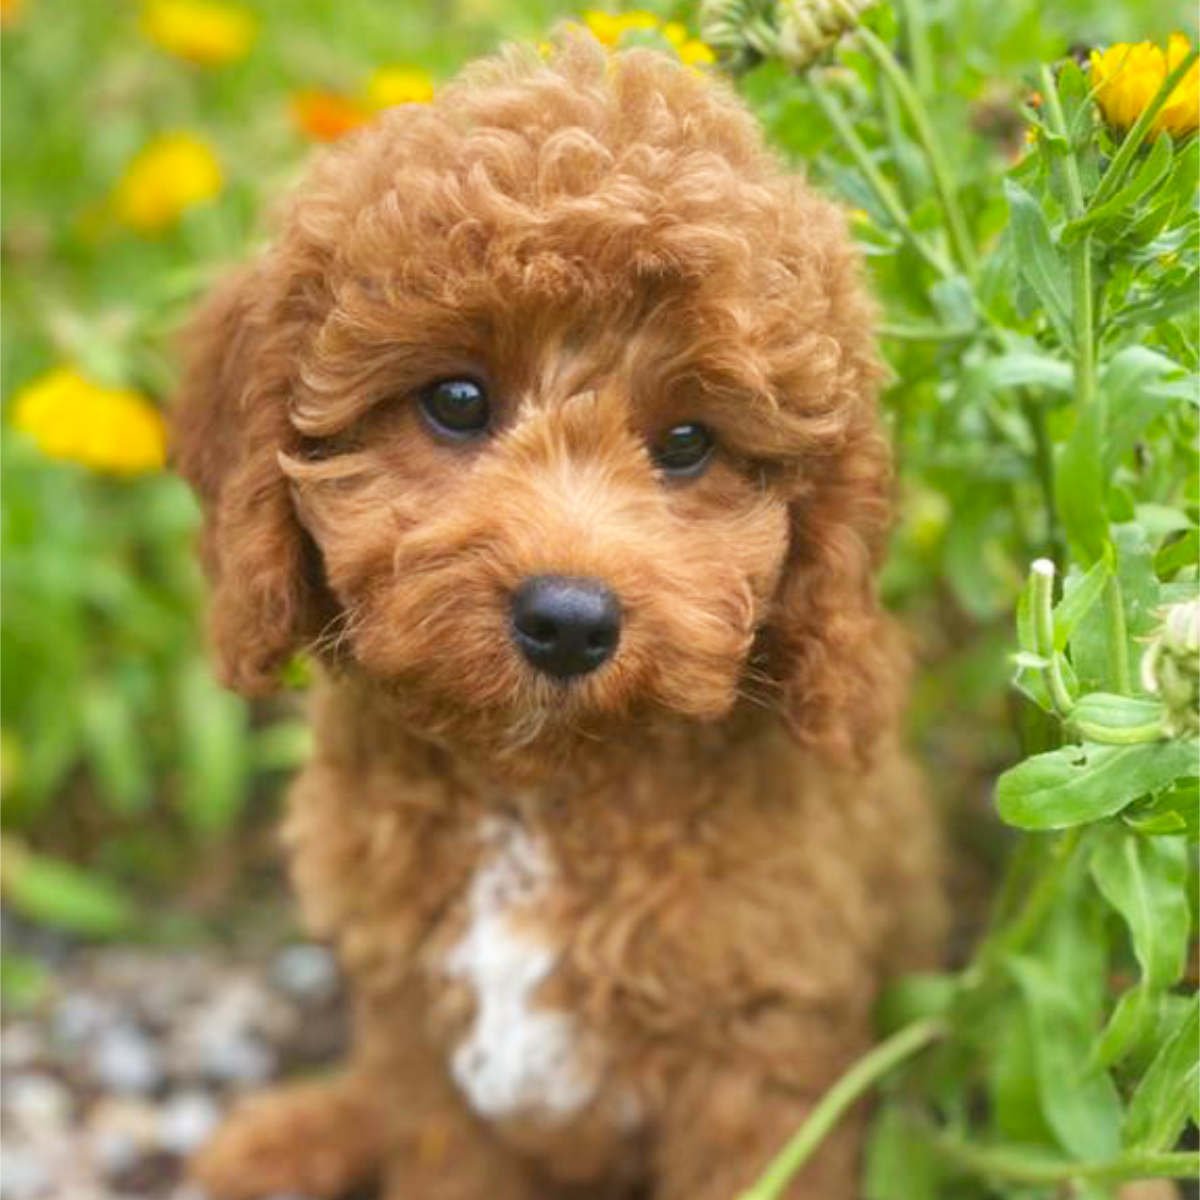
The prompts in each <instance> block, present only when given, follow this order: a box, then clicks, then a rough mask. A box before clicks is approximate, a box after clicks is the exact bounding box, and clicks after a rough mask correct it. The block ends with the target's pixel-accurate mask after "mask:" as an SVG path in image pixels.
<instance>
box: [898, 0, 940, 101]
mask: <svg viewBox="0 0 1200 1200" xmlns="http://www.w3.org/2000/svg"><path fill="white" fill-rule="evenodd" d="M899 9H900V20H901V23H902V24H903V26H904V44H905V45H906V46H907V47H908V61H909V62H910V63H911V64H912V74H913V82H914V83H915V84H916V85H917V91H918V92H919V93H920V94H921V95H922V96H931V95H933V54H932V52H931V51H930V48H929V32H928V30H927V29H926V28H925V14H924V13H923V12H922V11H921V0H900V3H899Z"/></svg>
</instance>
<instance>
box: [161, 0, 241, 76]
mask: <svg viewBox="0 0 1200 1200" xmlns="http://www.w3.org/2000/svg"><path fill="white" fill-rule="evenodd" d="M256 31H257V28H256V24H255V21H254V18H253V16H251V15H250V13H248V12H247V11H246V10H245V9H244V8H239V7H237V6H235V5H233V4H222V3H220V2H219V0H145V3H144V4H143V5H142V33H144V34H145V35H146V37H147V38H149V40H150V41H152V42H153V43H154V44H155V45H156V46H157V47H158V48H159V49H160V50H165V51H166V52H167V53H168V54H173V55H175V57H176V58H182V59H184V60H185V61H187V62H191V63H196V64H198V65H199V66H202V67H219V66H221V65H223V64H224V63H229V62H235V61H236V60H237V59H239V58H245V56H246V55H247V54H248V53H249V52H250V47H251V46H252V45H253V44H254V35H255V33H256Z"/></svg>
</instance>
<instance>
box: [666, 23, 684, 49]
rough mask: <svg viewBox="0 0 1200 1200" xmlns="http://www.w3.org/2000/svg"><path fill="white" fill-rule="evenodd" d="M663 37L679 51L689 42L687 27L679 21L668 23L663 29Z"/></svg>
mask: <svg viewBox="0 0 1200 1200" xmlns="http://www.w3.org/2000/svg"><path fill="white" fill-rule="evenodd" d="M662 35H663V37H665V38H666V39H667V41H668V42H670V43H671V45H672V46H674V47H675V48H676V49H677V50H678V49H679V47H680V46H682V45H683V44H684V42H686V41H687V40H688V31H687V26H686V25H684V24H682V23H681V22H679V21H668V22H667V23H666V24H665V25H664V26H663V27H662Z"/></svg>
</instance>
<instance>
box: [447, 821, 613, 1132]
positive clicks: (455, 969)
mask: <svg viewBox="0 0 1200 1200" xmlns="http://www.w3.org/2000/svg"><path fill="white" fill-rule="evenodd" d="M480 835H481V840H482V841H483V843H484V844H485V846H487V847H488V849H489V851H490V852H488V853H485V856H484V857H483V858H482V859H481V861H480V863H479V865H478V867H476V869H475V874H474V877H473V878H472V880H471V886H470V890H469V892H468V895H467V906H468V912H467V920H468V924H467V928H466V931H465V932H464V934H463V936H462V938H461V939H460V940H459V941H458V942H457V943H456V944H455V945H454V946H453V947H451V949H450V951H449V953H448V954H447V955H446V959H445V963H444V966H445V971H446V973H447V974H448V975H450V976H451V977H453V978H456V979H461V980H463V981H464V982H465V983H467V984H468V986H470V988H471V989H472V990H473V992H474V993H475V1006H476V1007H475V1023H474V1025H473V1026H472V1028H471V1031H470V1033H469V1034H468V1035H467V1037H466V1039H465V1040H464V1041H462V1042H461V1043H460V1044H459V1045H458V1046H457V1047H455V1049H454V1052H453V1054H452V1056H451V1059H450V1072H451V1075H452V1076H453V1078H454V1081H455V1083H456V1084H457V1085H458V1087H459V1088H460V1089H461V1090H462V1092H463V1094H464V1095H465V1096H466V1098H467V1100H468V1101H469V1103H470V1104H471V1107H472V1108H474V1109H475V1111H476V1112H477V1113H479V1114H480V1115H481V1116H483V1117H488V1118H491V1119H493V1120H494V1119H500V1118H505V1117H517V1116H528V1117H534V1118H536V1119H540V1120H543V1121H550V1122H552V1121H555V1120H559V1121H561V1120H566V1119H567V1118H569V1117H570V1116H572V1115H573V1114H574V1113H576V1112H578V1111H579V1109H581V1108H582V1107H583V1106H584V1105H586V1104H587V1103H588V1102H589V1101H590V1100H591V1099H592V1097H593V1096H594V1095H595V1093H596V1089H597V1086H598V1080H597V1077H596V1073H595V1058H594V1055H589V1054H588V1053H586V1052H585V1050H586V1047H585V1045H584V1042H585V1041H586V1038H585V1036H584V1035H583V1034H582V1033H581V1032H580V1030H579V1029H578V1028H577V1025H576V1022H575V1020H574V1018H573V1017H572V1016H571V1015H570V1014H569V1013H564V1012H555V1011H553V1010H548V1009H539V1008H536V1007H535V1006H534V993H535V992H536V991H537V988H538V986H539V984H541V983H542V981H543V980H545V979H546V978H547V977H548V976H549V975H550V974H551V972H552V971H553V970H554V968H555V965H556V964H557V962H558V959H559V956H560V951H559V949H558V948H556V947H554V946H552V945H549V944H547V943H545V942H544V941H541V940H539V939H538V938H537V937H536V935H535V934H534V933H533V932H532V931H527V930H523V929H521V928H520V926H519V925H517V924H515V923H514V921H513V917H514V915H516V914H517V913H518V912H519V911H521V910H525V911H527V912H528V911H530V910H531V909H533V908H534V906H535V905H536V904H537V902H538V900H539V899H541V898H542V897H544V896H545V895H546V894H547V893H548V891H549V890H550V888H551V886H552V884H553V882H554V878H555V867H554V863H553V861H552V860H551V859H550V857H549V855H548V854H547V852H546V849H545V847H544V846H543V845H541V844H540V843H539V842H537V841H535V840H534V839H533V838H531V837H530V836H529V834H528V833H526V832H525V830H524V829H522V828H521V826H520V825H519V824H518V823H517V822H516V821H511V820H499V819H489V820H488V821H486V822H484V824H483V826H482V827H481V829H480Z"/></svg>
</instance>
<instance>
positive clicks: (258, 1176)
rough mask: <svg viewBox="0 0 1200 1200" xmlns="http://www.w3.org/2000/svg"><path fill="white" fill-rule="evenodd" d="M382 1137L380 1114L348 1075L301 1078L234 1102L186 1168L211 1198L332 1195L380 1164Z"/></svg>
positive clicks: (250, 1199) (239, 1199)
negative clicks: (309, 1080) (328, 1078)
mask: <svg viewBox="0 0 1200 1200" xmlns="http://www.w3.org/2000/svg"><path fill="white" fill-rule="evenodd" d="M381 1144H382V1133H381V1130H380V1120H379V1115H378V1113H377V1112H376V1111H375V1110H374V1108H373V1107H372V1106H371V1105H370V1104H369V1103H368V1102H367V1101H366V1099H365V1097H362V1096H360V1095H359V1094H358V1092H357V1089H356V1088H354V1087H353V1086H352V1084H351V1082H350V1081H349V1080H346V1079H342V1080H335V1081H332V1082H330V1083H321V1084H300V1085H297V1086H294V1087H289V1088H281V1089H280V1090H278V1091H273V1092H266V1093H264V1094H262V1095H259V1096H254V1097H251V1098H250V1099H248V1100H244V1101H242V1102H241V1103H240V1104H238V1105H237V1107H236V1108H234V1110H233V1112H232V1113H231V1114H230V1116H229V1118H228V1119H227V1120H226V1121H225V1123H224V1124H223V1125H222V1126H221V1127H220V1128H219V1129H218V1130H217V1132H216V1134H215V1136H214V1137H213V1138H212V1140H211V1141H210V1142H209V1143H208V1144H207V1145H206V1146H204V1147H203V1148H202V1149H201V1150H200V1151H199V1153H198V1154H196V1156H195V1157H194V1158H193V1159H192V1161H191V1162H190V1163H189V1164H188V1171H189V1174H190V1176H191V1177H192V1178H193V1179H194V1180H195V1181H196V1182H197V1183H199V1184H200V1185H201V1187H203V1188H204V1190H205V1191H206V1193H207V1194H208V1195H210V1196H211V1197H213V1200H258V1198H259V1197H265V1196H271V1195H275V1194H279V1193H289V1192H298V1193H301V1194H303V1195H306V1196H312V1197H335V1196H338V1195H341V1194H342V1193H344V1192H346V1191H348V1190H349V1189H350V1188H352V1187H354V1186H355V1185H357V1184H359V1183H361V1182H363V1181H364V1180H366V1179H367V1178H369V1177H370V1176H371V1174H372V1173H373V1172H375V1171H376V1170H377V1169H378V1167H379V1162H380V1158H381V1155H382V1150H381Z"/></svg>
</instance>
